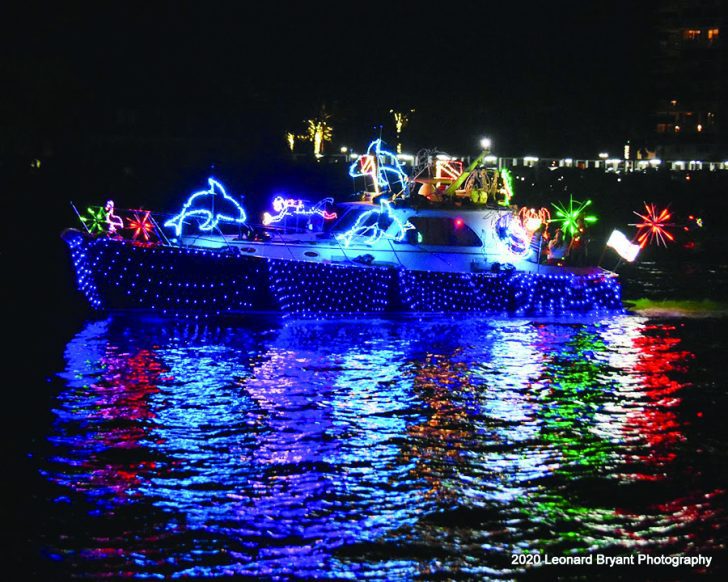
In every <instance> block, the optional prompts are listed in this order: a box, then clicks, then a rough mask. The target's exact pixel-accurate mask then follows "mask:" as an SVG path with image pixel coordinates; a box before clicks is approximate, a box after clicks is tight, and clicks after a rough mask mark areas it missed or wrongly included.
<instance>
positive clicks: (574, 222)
mask: <svg viewBox="0 0 728 582" xmlns="http://www.w3.org/2000/svg"><path fill="white" fill-rule="evenodd" d="M590 204H591V200H587V201H586V202H579V201H578V200H574V198H573V197H571V196H569V206H568V208H567V207H566V206H565V205H564V204H561V203H560V202H556V203H552V204H551V206H553V207H554V208H555V209H556V218H552V219H551V220H549V224H550V223H552V222H556V223H561V230H563V231H564V234H566V235H568V236H571V237H573V236H574V235H575V234H576V233H578V232H579V220H580V219H581V220H583V221H584V225H585V226H586V225H589V224H593V223H595V222H596V221H597V217H596V216H594V215H593V214H585V212H584V211H585V210H586V208H587V206H589V205H590Z"/></svg>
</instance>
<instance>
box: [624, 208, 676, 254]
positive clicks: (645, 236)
mask: <svg viewBox="0 0 728 582" xmlns="http://www.w3.org/2000/svg"><path fill="white" fill-rule="evenodd" d="M644 205H645V213H644V214H640V213H639V212H637V211H633V213H634V214H636V215H637V216H639V217H640V218H641V219H642V222H637V223H633V224H630V225H629V226H635V227H637V233H636V234H635V238H636V240H637V242H638V243H639V245H640V247H642V248H644V247H646V246H647V245H648V244H652V243H653V242H654V243H656V244H657V245H658V246H660V245H662V246H664V247H667V243H668V241H670V242H672V241H674V240H675V237H674V236H673V235H672V234H671V233H670V232H669V230H668V229H670V228H673V227H675V224H673V223H671V222H669V220H670V219H671V218H672V214H671V213H670V209H669V207H668V208H664V209H662V210H659V209H658V208H657V206H655V205H654V204H648V203H647V202H645V203H644Z"/></svg>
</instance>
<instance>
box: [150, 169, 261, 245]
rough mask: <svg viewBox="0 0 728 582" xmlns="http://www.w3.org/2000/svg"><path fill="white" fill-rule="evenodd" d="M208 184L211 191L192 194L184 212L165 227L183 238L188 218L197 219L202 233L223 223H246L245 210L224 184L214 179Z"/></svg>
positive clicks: (169, 221) (166, 223) (171, 219)
mask: <svg viewBox="0 0 728 582" xmlns="http://www.w3.org/2000/svg"><path fill="white" fill-rule="evenodd" d="M207 183H208V184H210V189H209V190H204V191H202V192H195V193H194V194H192V195H191V196H190V197H189V198H188V199H187V202H185V205H184V206H183V207H182V211H181V212H180V213H179V214H178V215H177V216H175V217H174V218H170V219H169V220H168V221H167V222H165V223H164V226H165V227H167V228H174V231H175V234H176V235H177V236H181V234H182V228H183V225H184V224H185V221H186V220H187V219H188V218H196V219H197V223H198V227H199V229H200V230H202V231H210V230H214V229H216V228H217V225H218V224H219V223H221V222H230V223H238V224H244V223H245V220H246V219H247V217H246V215H245V210H243V207H242V206H241V205H240V204H239V203H238V202H237V201H236V200H235V199H233V198H231V197H230V196H228V194H227V193H226V192H225V188H223V187H222V184H220V182H218V181H217V180H213V179H212V178H208V179H207Z"/></svg>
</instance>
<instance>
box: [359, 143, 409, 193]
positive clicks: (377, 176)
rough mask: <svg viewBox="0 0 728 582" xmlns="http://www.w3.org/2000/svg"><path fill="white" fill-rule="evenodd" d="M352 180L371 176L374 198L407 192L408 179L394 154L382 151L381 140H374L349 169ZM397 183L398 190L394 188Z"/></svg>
mask: <svg viewBox="0 0 728 582" xmlns="http://www.w3.org/2000/svg"><path fill="white" fill-rule="evenodd" d="M349 175H350V176H351V177H352V178H360V177H362V176H371V178H372V180H373V182H374V191H375V196H379V195H380V194H382V193H383V192H391V193H392V194H393V196H394V197H396V196H397V195H399V194H401V193H403V192H405V191H406V190H407V186H408V181H409V178H408V177H407V174H406V173H405V171H404V169H403V168H402V164H401V163H400V162H399V159H398V158H397V156H396V155H395V154H393V153H392V152H390V151H387V150H384V149H382V140H381V139H375V140H374V141H373V142H372V143H370V144H369V147H368V148H367V153H366V154H365V155H363V156H360V157H359V159H357V160H356V162H354V163H353V164H352V165H351V167H350V168H349ZM397 183H399V188H398V189H397V190H395V188H394V186H395V185H396V184H397Z"/></svg>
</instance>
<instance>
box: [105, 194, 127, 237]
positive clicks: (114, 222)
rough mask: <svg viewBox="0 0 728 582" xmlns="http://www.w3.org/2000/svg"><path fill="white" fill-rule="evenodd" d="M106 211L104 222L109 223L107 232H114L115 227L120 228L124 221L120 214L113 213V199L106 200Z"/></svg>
mask: <svg viewBox="0 0 728 582" xmlns="http://www.w3.org/2000/svg"><path fill="white" fill-rule="evenodd" d="M104 211H105V212H106V223H107V224H108V225H109V234H114V233H116V231H117V229H118V230H121V229H122V228H124V221H123V220H122V218H121V217H120V216H117V215H116V214H114V201H113V200H107V201H106V206H104Z"/></svg>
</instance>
